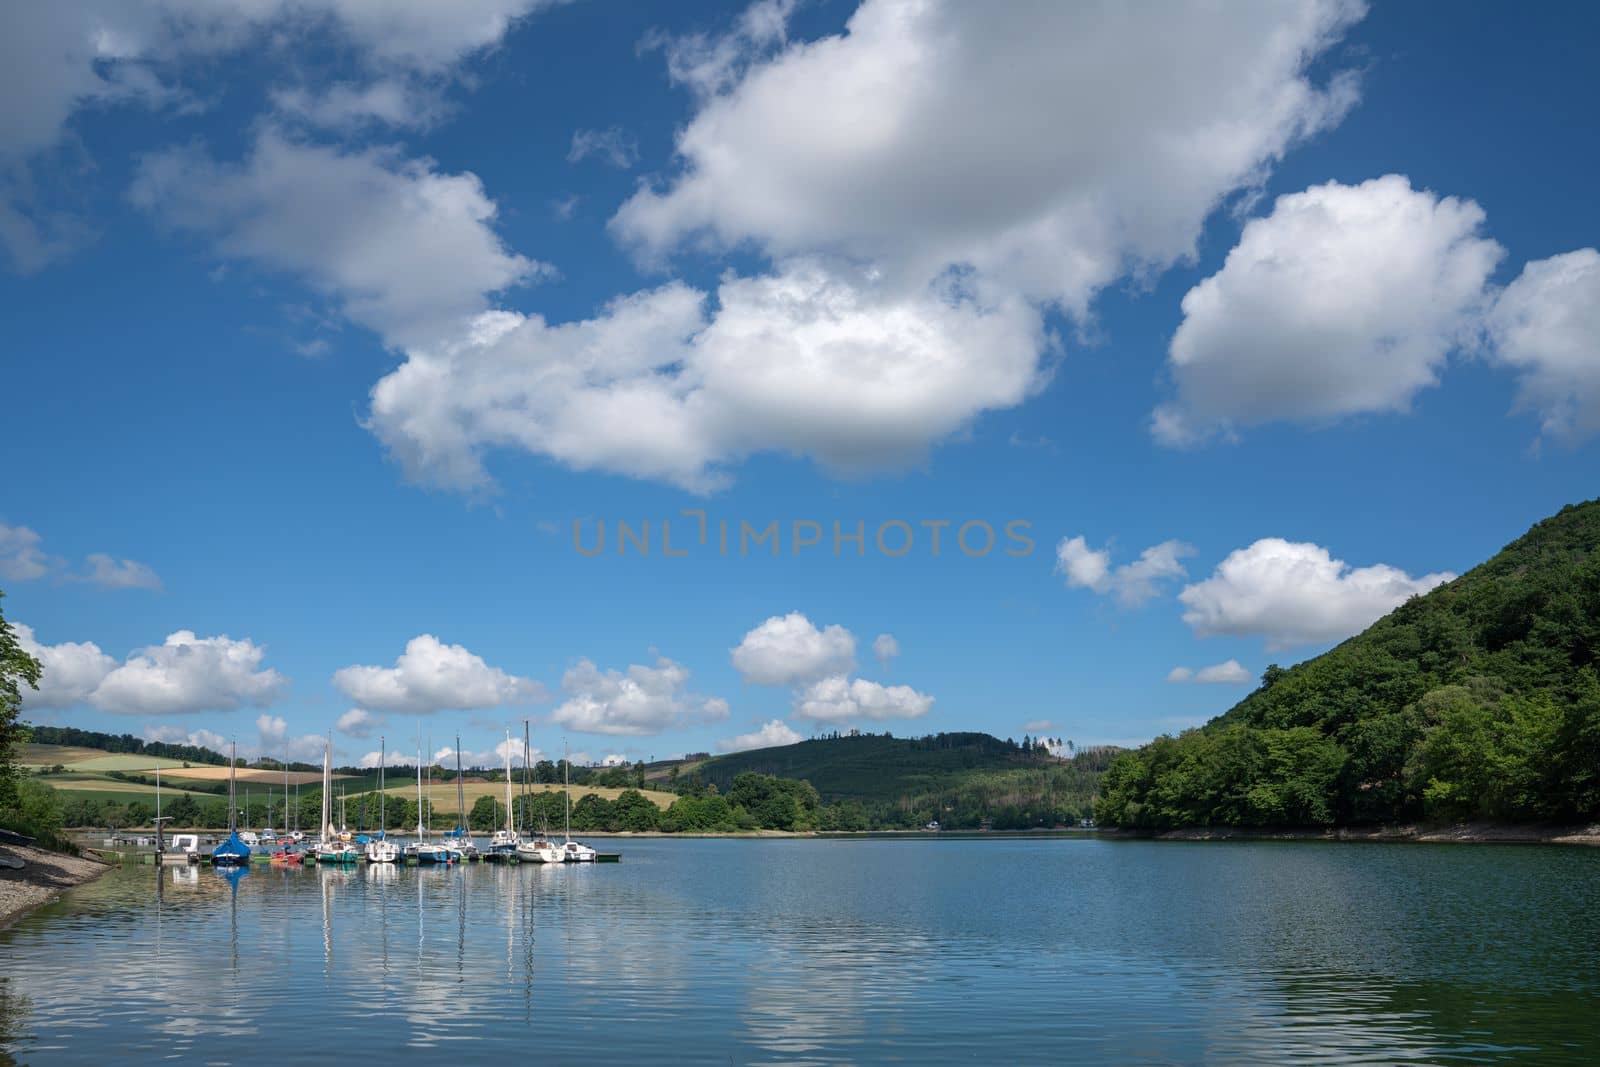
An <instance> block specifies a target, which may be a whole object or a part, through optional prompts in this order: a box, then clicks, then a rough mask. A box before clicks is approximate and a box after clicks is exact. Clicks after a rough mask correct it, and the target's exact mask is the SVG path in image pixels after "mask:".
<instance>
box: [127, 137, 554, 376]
mask: <svg viewBox="0 0 1600 1067" xmlns="http://www.w3.org/2000/svg"><path fill="white" fill-rule="evenodd" d="M130 195H131V196H132V198H133V201H134V203H136V204H138V205H139V206H141V207H144V208H146V209H147V210H149V211H152V212H154V213H155V214H156V215H157V216H158V217H159V218H161V219H162V220H163V221H165V222H167V223H169V224H170V225H173V226H176V227H178V228H180V229H183V230H189V231H193V232H196V233H200V234H203V235H206V236H209V237H212V238H214V240H215V242H216V246H217V250H218V252H219V253H221V254H222V255H224V256H227V257H235V258H239V259H245V260H250V261H253V262H257V263H260V264H262V265H263V266H266V267H268V268H270V269H273V270H280V271H285V272H287V273H290V274H293V275H295V276H297V277H299V278H302V279H304V280H305V281H306V282H307V283H309V284H310V285H311V286H312V287H313V288H315V289H317V290H318V291H320V292H322V293H323V294H325V295H326V296H328V297H329V298H331V299H333V300H336V301H337V302H338V303H339V304H340V306H341V307H342V308H343V310H344V313H345V314H346V315H348V316H349V317H350V318H352V319H354V320H355V321H356V322H358V323H361V324H362V325H364V326H368V327H370V328H371V329H373V330H375V331H376V332H377V333H378V334H380V335H381V336H382V337H383V338H384V339H385V340H387V341H388V342H390V343H392V344H396V345H423V344H431V343H439V342H441V341H443V340H444V339H446V338H449V337H454V336H458V335H459V334H460V333H461V332H462V331H463V330H464V329H465V328H466V323H467V322H468V320H470V319H471V318H472V316H474V315H476V314H478V313H480V312H482V311H483V310H485V308H486V307H487V306H488V304H487V300H488V295H489V294H490V293H493V292H495V291H497V290H501V289H504V288H507V287H508V286H512V285H516V284H519V283H521V282H523V281H526V280H528V279H529V278H531V277H533V276H534V275H535V274H537V273H538V272H539V270H540V269H541V268H540V266H539V265H538V264H536V263H533V262H532V261H530V260H528V259H526V258H524V257H522V256H520V255H517V254H516V253H513V252H511V251H509V250H507V249H506V248H505V246H504V245H503V244H502V243H501V242H500V238H499V237H498V236H497V235H496V234H495V232H494V230H493V228H492V226H491V223H492V222H493V220H494V215H495V205H494V202H493V201H492V200H490V199H489V197H488V196H487V195H486V194H485V193H484V190H483V185H482V183H480V182H479V181H478V178H477V176H476V175H473V174H471V173H462V174H445V173H441V172H439V171H438V170H436V169H435V168H434V165H433V163H432V161H431V160H427V159H406V158H404V157H402V156H400V155H399V154H398V153H397V152H395V151H393V150H389V149H377V148H373V149H365V150H357V151H341V150H339V149H335V148H329V147H326V146H322V145H315V144H309V143H305V142H301V141H297V140H294V139H293V138H290V137H288V136H286V135H284V134H283V133H282V132H280V131H278V130H274V129H271V128H268V129H266V130H263V131H262V133H261V134H260V135H259V136H258V137H257V139H256V142H255V145H254V148H253V149H252V151H251V154H250V156H249V158H248V159H246V160H245V161H244V162H243V163H242V164H238V165H229V164H223V163H218V162H216V161H215V160H213V159H212V158H211V157H210V156H208V155H207V154H206V153H205V152H204V151H202V150H201V149H199V148H197V147H192V146H191V147H188V148H182V149H174V150H172V151H168V152H164V153H160V154H157V155H151V156H146V157H144V159H143V160H142V161H141V162H140V165H139V170H138V175H137V177H136V178H135V180H134V184H133V189H132V192H131V194H130Z"/></svg>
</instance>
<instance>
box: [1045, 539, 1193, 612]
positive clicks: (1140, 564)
mask: <svg viewBox="0 0 1600 1067" xmlns="http://www.w3.org/2000/svg"><path fill="white" fill-rule="evenodd" d="M1193 554H1194V549H1193V548H1192V547H1191V546H1189V545H1186V544H1184V543H1183V542H1182V541H1163V542H1161V543H1160V544H1158V545H1151V546H1150V547H1149V548H1147V549H1145V550H1144V551H1143V552H1141V553H1139V558H1138V559H1136V560H1134V561H1133V562H1132V563H1123V564H1120V565H1118V566H1115V567H1113V566H1112V565H1111V550H1110V549H1109V548H1090V547H1089V542H1088V541H1086V540H1085V539H1084V538H1083V537H1081V536H1079V537H1067V538H1063V539H1062V540H1061V542H1060V543H1059V544H1057V545H1056V573H1057V574H1060V575H1061V576H1062V577H1063V579H1065V581H1066V583H1067V586H1068V587H1069V588H1077V589H1088V590H1091V591H1093V592H1096V593H1099V594H1101V595H1106V594H1114V595H1115V596H1116V598H1117V600H1119V601H1120V602H1121V603H1122V604H1124V605H1125V606H1127V607H1137V606H1138V605H1140V604H1143V603H1144V602H1145V601H1147V600H1151V599H1153V598H1155V597H1157V596H1159V595H1160V594H1161V586H1162V584H1163V583H1165V582H1167V581H1170V580H1172V579H1175V578H1182V577H1183V576H1184V575H1185V574H1187V573H1188V572H1187V571H1185V570H1184V568H1183V564H1182V563H1179V562H1178V560H1179V559H1181V558H1182V557H1184V556H1190V555H1193Z"/></svg>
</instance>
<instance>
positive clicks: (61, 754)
mask: <svg viewBox="0 0 1600 1067" xmlns="http://www.w3.org/2000/svg"><path fill="white" fill-rule="evenodd" d="M104 755H106V753H105V752H104V751H102V750H100V749H98V748H76V747H74V746H72V745H23V746H22V748H21V749H20V750H19V751H18V752H17V762H18V763H20V764H22V766H24V767H54V766H55V765H56V764H58V763H60V764H62V765H70V764H73V763H77V762H78V761H79V760H87V759H95V758H97V757H100V756H104Z"/></svg>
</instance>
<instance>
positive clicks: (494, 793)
mask: <svg viewBox="0 0 1600 1067" xmlns="http://www.w3.org/2000/svg"><path fill="white" fill-rule="evenodd" d="M521 788H522V786H520V785H518V784H516V783H512V786H511V795H512V797H513V798H514V797H516V795H517V793H518V791H519V790H520V789H521ZM465 789H466V794H467V808H468V809H469V810H470V809H471V807H472V805H473V803H474V802H475V801H476V800H477V799H478V798H479V797H494V798H495V799H496V800H498V801H501V802H502V803H504V801H505V799H506V784H505V783H504V782H468V783H466V786H465ZM528 789H529V790H530V791H532V792H537V793H559V792H561V787H560V786H559V785H529V786H528ZM374 792H376V790H374ZM385 792H387V793H388V794H389V795H390V796H396V797H404V798H405V799H407V800H415V799H416V798H417V786H416V782H415V781H413V782H412V784H411V785H410V786H398V785H397V786H394V787H392V788H390V789H387V790H385ZM623 792H624V791H623V790H621V789H609V788H605V787H602V786H598V785H575V786H573V787H572V802H573V803H574V804H576V803H577V802H578V801H579V799H580V798H582V797H583V796H584V794H586V793H598V794H599V795H600V796H602V797H604V798H605V799H606V800H615V799H617V797H619V796H621V795H622V793H623ZM639 792H641V793H643V794H644V796H645V799H646V800H648V801H650V802H651V803H653V804H654V805H655V806H656V807H658V808H662V809H665V808H669V807H671V806H672V802H673V801H674V800H677V799H678V795H677V794H676V793H663V792H660V791H659V790H655V789H641V790H639ZM424 793H425V794H426V795H428V796H429V797H430V799H431V800H432V801H433V808H434V810H435V811H439V812H445V811H457V808H456V785H455V783H454V782H435V783H434V784H433V788H432V789H431V790H424Z"/></svg>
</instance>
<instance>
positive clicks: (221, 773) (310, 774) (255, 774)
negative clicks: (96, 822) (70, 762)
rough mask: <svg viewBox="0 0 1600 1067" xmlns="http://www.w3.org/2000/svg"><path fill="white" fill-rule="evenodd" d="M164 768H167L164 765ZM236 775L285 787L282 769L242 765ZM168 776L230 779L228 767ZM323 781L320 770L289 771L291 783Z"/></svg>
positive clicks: (242, 779) (175, 778)
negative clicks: (260, 768)
mask: <svg viewBox="0 0 1600 1067" xmlns="http://www.w3.org/2000/svg"><path fill="white" fill-rule="evenodd" d="M119 769H120V768H119ZM163 769H165V768H164V767H163ZM236 776H237V779H238V781H239V782H240V783H241V784H242V783H245V782H249V783H251V784H255V783H256V782H265V783H267V784H268V785H269V786H271V785H275V786H278V787H279V788H280V789H281V788H282V787H283V783H284V780H285V779H284V775H283V772H282V771H263V770H256V769H254V768H251V767H240V768H239V769H238V771H237V775H236ZM333 777H334V779H335V780H337V779H340V778H343V777H344V775H340V774H336V775H334V776H333ZM168 778H171V779H172V780H173V781H179V780H181V779H188V780H190V781H195V782H226V781H227V780H228V768H226V767H187V768H183V769H180V770H177V771H174V772H172V774H170V775H162V778H161V781H162V783H163V784H165V783H166V780H167V779H168ZM321 781H322V773H321V772H320V771H290V772H289V777H288V782H289V784H290V785H315V784H319V783H321Z"/></svg>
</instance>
